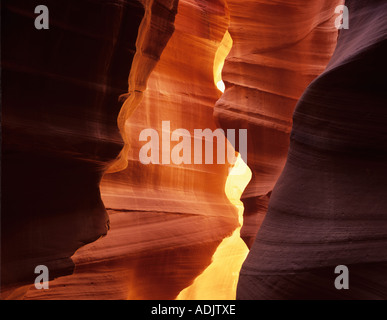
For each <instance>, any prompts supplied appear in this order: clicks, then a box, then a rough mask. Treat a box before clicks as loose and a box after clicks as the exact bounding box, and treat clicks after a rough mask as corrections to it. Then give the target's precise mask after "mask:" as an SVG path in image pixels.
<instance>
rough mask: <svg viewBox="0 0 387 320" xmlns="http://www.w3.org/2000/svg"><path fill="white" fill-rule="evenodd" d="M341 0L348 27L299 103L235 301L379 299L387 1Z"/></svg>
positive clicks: (385, 221)
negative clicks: (345, 281)
mask: <svg viewBox="0 0 387 320" xmlns="http://www.w3.org/2000/svg"><path fill="white" fill-rule="evenodd" d="M346 5H347V6H348V8H349V12H350V27H349V29H348V30H345V29H343V30H341V31H340V35H339V39H338V44H337V47H336V50H335V52H334V54H333V56H332V59H331V60H330V62H329V64H328V66H327V68H326V70H325V71H324V72H323V73H322V74H321V75H320V76H319V77H318V78H317V79H316V80H314V81H313V82H312V83H311V84H310V85H309V86H308V88H307V89H306V91H305V92H304V94H303V95H302V97H301V99H300V101H299V102H298V104H297V107H296V110H295V113H294V125H293V129H292V133H291V143H290V148H289V153H288V157H287V162H286V165H285V168H284V171H283V172H282V174H281V177H280V178H279V180H278V182H277V183H276V186H275V188H274V190H273V193H272V196H271V199H270V204H269V209H268V212H267V215H266V217H265V220H264V222H263V224H262V226H261V228H260V230H259V232H258V235H257V238H256V240H255V242H254V245H253V246H252V248H251V251H250V254H249V256H248V258H247V260H246V261H245V263H244V265H243V267H242V271H241V276H240V280H239V284H238V298H240V299H386V297H387V278H386V273H385V268H386V266H387V250H386V247H387V216H386V207H387V202H386V201H387V200H386V197H385V195H386V192H387V189H386V183H385V176H386V173H387V165H386V164H387V161H386V160H387V149H386V146H387V143H386V142H387V135H386V124H387V122H386V121H387V113H386V105H387V94H386V88H387V82H386V77H385V74H386V62H385V57H386V54H387V41H386V39H387V23H386V21H387V20H386V13H387V6H386V3H385V2H384V1H372V2H370V1H360V0H350V1H347V2H346ZM338 265H345V266H347V267H348V270H349V289H347V290H337V289H336V287H335V285H334V283H335V279H336V277H337V276H338V274H335V268H336V266H338Z"/></svg>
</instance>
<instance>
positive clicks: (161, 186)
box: [1, 0, 387, 299]
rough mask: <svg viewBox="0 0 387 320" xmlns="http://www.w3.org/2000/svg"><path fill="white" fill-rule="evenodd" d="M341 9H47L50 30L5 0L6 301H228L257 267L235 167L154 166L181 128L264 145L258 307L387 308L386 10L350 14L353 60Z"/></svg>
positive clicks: (249, 286)
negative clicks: (46, 273) (44, 270)
mask: <svg viewBox="0 0 387 320" xmlns="http://www.w3.org/2000/svg"><path fill="white" fill-rule="evenodd" d="M341 2H342V1H341V0H322V1H309V2H308V1H300V0H291V1H289V0H287V1H285V0H283V1H275V3H274V2H273V1H265V0H248V1H243V2H241V1H238V0H211V1H209V0H180V1H178V0H138V1H132V0H130V1H105V0H101V1H94V0H87V1H86V0H77V1H72V0H68V1H61V2H58V1H54V0H48V1H46V3H45V4H46V5H47V6H48V7H49V8H50V30H43V31H37V30H35V29H34V28H33V25H34V18H35V15H34V14H33V12H34V8H35V7H36V6H37V5H38V4H40V3H38V2H36V1H34V0H28V1H27V0H5V1H3V2H2V5H3V7H2V19H1V21H2V23H3V25H2V58H1V59H2V61H1V63H2V68H3V69H2V91H3V93H2V98H3V101H2V105H3V107H2V138H3V139H2V178H1V179H2V199H1V211H2V212H1V244H2V248H1V272H2V274H1V290H2V292H1V293H2V298H10V299H15V298H19V299H20V298H23V299H175V298H176V297H180V298H184V297H195V298H198V299H200V298H201V297H202V296H205V297H211V294H209V292H208V291H211V290H214V288H215V286H212V284H211V283H201V282H200V281H203V279H206V280H205V281H211V280H212V279H211V275H212V274H214V273H213V272H216V271H217V270H219V269H221V270H222V272H223V271H225V270H226V271H227V267H228V266H225V267H224V268H219V266H221V260H219V259H218V260H217V261H216V263H213V264H212V267H213V268H211V267H209V265H210V264H211V259H212V258H213V257H218V258H219V257H221V258H222V257H223V258H224V260H225V261H228V260H227V258H228V259H229V258H230V256H232V255H233V254H235V257H239V258H240V257H245V256H246V250H247V249H246V246H245V245H244V244H243V242H242V241H241V240H240V238H239V223H238V216H237V210H236V207H234V206H233V205H232V204H231V203H230V202H229V200H228V199H227V197H226V194H225V185H226V179H227V176H228V174H229V169H230V167H229V165H226V164H202V165H198V164H179V165H177V164H174V163H171V164H166V165H165V164H164V165H162V164H148V165H145V164H143V163H141V161H140V156H139V153H140V149H141V148H142V147H143V146H144V144H145V143H146V142H144V141H140V139H139V136H140V133H141V132H142V130H144V129H155V130H157V132H158V134H159V137H160V140H161V137H162V135H163V134H165V133H167V134H169V132H168V130H164V132H163V130H162V121H169V123H170V126H171V127H170V131H173V130H175V129H179V128H183V129H186V130H188V132H189V134H190V135H191V137H193V133H194V129H206V128H209V129H211V130H214V129H216V128H217V126H220V127H222V128H223V129H236V130H238V129H247V130H248V146H247V150H248V154H247V164H248V165H249V167H250V169H251V171H252V175H253V178H252V180H251V182H250V183H249V185H248V187H247V188H246V190H245V192H244V193H243V196H242V200H243V203H244V206H245V213H244V225H243V228H242V231H241V237H242V238H243V240H244V241H245V243H246V244H247V245H248V246H250V247H251V253H250V254H249V256H248V258H247V260H246V261H245V263H244V265H243V268H242V271H241V276H240V280H239V285H238V298H239V299H283V298H285V299H297V298H303V299H305V298H335V299H341V298H386V297H387V290H386V287H387V285H386V278H385V276H384V273H383V270H385V267H386V261H387V259H386V250H385V247H386V239H387V237H386V230H387V225H386V223H385V220H386V219H385V212H384V211H385V208H386V207H387V203H386V201H385V196H384V195H385V194H386V186H385V183H384V177H385V174H386V170H387V169H386V160H387V159H386V154H387V152H386V151H387V150H386V148H385V146H386V140H387V138H386V134H385V132H386V130H385V127H386V123H385V122H386V117H385V106H386V101H387V97H386V90H385V89H386V87H387V85H386V81H385V73H386V70H385V69H386V68H385V66H386V63H385V61H384V60H385V56H386V41H385V40H386V34H387V30H386V23H385V21H386V16H385V14H386V12H387V7H386V5H385V4H384V3H383V1H374V2H372V4H370V3H367V2H366V1H360V0H350V1H348V3H347V4H348V6H349V7H350V29H349V30H341V31H340V37H339V42H338V43H337V37H338V31H337V29H336V28H335V20H336V18H337V14H335V8H336V6H337V5H339V4H341ZM86 13H87V14H86ZM4 26H6V28H5V27H4ZM4 29H5V30H6V31H4ZM46 31H47V32H46ZM227 31H228V32H229V34H230V37H228V33H227ZM231 42H232V50H231V52H230V54H229V55H228V57H227V59H226V61H225V64H224V69H223V81H224V82H225V84H226V90H225V92H224V94H223V95H222V94H221V92H220V91H219V90H218V89H217V88H216V85H215V84H216V82H217V81H218V80H219V79H220V77H219V74H218V73H219V70H220V68H221V65H222V60H223V59H224V58H225V55H226V52H227V47H228V46H231ZM336 44H337V47H336ZM335 47H336V49H335ZM332 54H333V56H332ZM328 62H329V64H328ZM300 97H301V98H300ZM293 123H294V124H293ZM190 141H191V145H193V141H194V139H193V138H191V140H190ZM289 142H290V145H289ZM175 144H177V142H172V143H171V147H173V146H174V145H175ZM216 147H217V145H216V144H215V145H214V147H213V151H214V152H215V151H216ZM238 148H239V146H238V145H237V146H236V149H238ZM160 149H162V145H160ZM163 155H164V154H163V153H162V151H161V150H160V153H159V156H160V160H161V159H162V156H163ZM193 157H194V155H193V154H192V157H191V159H193ZM285 164H286V165H285ZM281 172H282V174H281ZM245 176H248V175H247V174H246V175H245ZM240 185H241V186H242V185H243V183H241V184H240ZM243 187H244V185H243ZM243 187H241V189H240V190H239V191H240V193H241V192H242V190H243ZM228 191H230V190H228ZM232 191H233V190H231V192H230V194H231V195H232V194H235V193H236V192H232ZM234 191H235V190H234ZM240 193H239V194H240ZM233 200H234V201H235V203H236V204H238V201H237V199H233ZM266 212H267V215H266ZM265 215H266V217H265ZM262 221H264V222H262ZM261 225H262V226H261ZM258 230H259V233H258V235H257V237H256V234H257V231H258ZM231 234H232V237H230V238H229V239H231V238H232V240H235V241H234V243H235V244H238V246H237V247H236V246H234V247H233V248H234V249H233V250H234V251H233V252H231V251H232V250H231V249H230V256H229V257H227V253H226V252H225V251H227V250H228V249H227V248H228V247H227V246H226V245H224V241H223V240H224V239H226V238H227V237H228V236H230V235H231ZM226 242H227V241H226ZM220 243H222V244H223V245H221V246H220V247H222V250H221V252H218V251H216V250H217V249H218V246H219V244H220ZM231 247H232V246H231ZM215 252H217V254H215V255H214V253H215ZM214 259H215V258H214ZM242 259H243V258H242ZM242 259H241V260H240V261H242ZM234 262H235V261H234ZM40 264H43V265H47V266H48V267H49V270H50V276H51V280H52V279H54V278H55V280H52V281H50V289H49V290H35V288H34V286H31V284H32V283H33V282H34V278H35V276H36V275H35V274H34V268H35V266H37V265H40ZM229 264H230V265H231V263H229ZM342 264H343V265H347V266H348V267H349V271H350V279H351V280H350V281H351V282H350V290H346V291H345V292H343V290H340V291H339V290H336V289H335V287H334V285H333V283H334V280H335V277H336V276H337V275H336V274H334V267H335V266H337V265H342ZM239 265H240V263H239V264H238V268H239ZM219 273H220V272H217V277H216V278H217V279H218V280H219V279H220V280H221V276H220V275H219ZM199 275H200V276H199ZM228 276H229V275H228ZM233 277H234V275H233ZM214 278H215V277H214ZM225 278H226V277H225ZM228 278H229V279H232V277H228ZM227 287H229V288H232V287H234V289H233V290H234V293H235V286H234V283H232V284H231V285H228V286H227ZM203 288H204V289H203ZM200 290H206V295H201V292H200ZM234 296H235V295H234ZM222 297H229V295H228V294H227V292H226V293H225V292H222ZM214 298H216V297H215V296H214Z"/></svg>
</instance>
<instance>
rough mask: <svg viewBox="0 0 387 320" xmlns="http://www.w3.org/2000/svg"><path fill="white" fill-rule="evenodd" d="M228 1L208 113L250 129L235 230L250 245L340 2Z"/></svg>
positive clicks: (332, 36) (323, 60)
mask: <svg viewBox="0 0 387 320" xmlns="http://www.w3.org/2000/svg"><path fill="white" fill-rule="evenodd" d="M227 3H228V7H229V10H230V27H229V32H230V35H231V37H232V39H233V47H232V50H231V52H230V54H229V55H228V57H227V59H226V62H225V65H224V68H223V81H224V82H225V84H226V91H225V93H224V94H223V96H222V97H221V98H220V100H219V101H218V102H217V104H216V106H215V113H214V116H215V118H216V119H217V121H218V122H219V123H220V125H221V126H222V127H223V128H245V129H248V148H247V150H248V159H247V164H248V166H249V167H250V169H251V170H252V172H253V177H252V180H251V181H250V183H249V185H248V186H247V188H246V190H245V192H244V193H243V195H242V201H243V204H244V206H245V212H244V225H243V228H242V231H241V232H242V238H243V239H244V240H245V242H246V244H247V245H248V246H251V244H252V243H253V241H254V238H255V235H256V232H257V231H258V229H259V226H260V224H261V222H262V220H263V218H264V215H265V213H266V210H267V204H268V201H269V198H270V194H271V191H272V190H273V187H274V184H275V183H276V181H277V179H278V177H279V175H280V173H281V171H282V169H283V166H284V164H285V161H286V154H287V150H288V146H289V134H290V130H291V127H292V114H293V111H294V107H295V105H296V103H297V100H298V99H299V97H300V96H301V94H302V92H303V91H304V90H305V88H306V87H307V85H308V84H309V83H310V82H311V81H312V80H313V79H314V78H315V77H316V76H317V75H319V74H320V73H321V72H322V71H323V70H324V68H325V66H326V65H327V63H328V61H329V59H330V57H331V54H332V52H333V50H334V47H335V45H336V38H337V29H336V28H335V26H334V20H335V18H336V17H337V16H335V13H334V10H335V7H336V5H338V4H339V3H340V1H338V0H327V1H308V2H305V1H301V0H296V1H295V0H292V1H287V0H286V1H285V0H284V1H275V2H273V1H266V0H258V1H243V3H241V2H240V1H236V0H235V1H233V0H229V1H227Z"/></svg>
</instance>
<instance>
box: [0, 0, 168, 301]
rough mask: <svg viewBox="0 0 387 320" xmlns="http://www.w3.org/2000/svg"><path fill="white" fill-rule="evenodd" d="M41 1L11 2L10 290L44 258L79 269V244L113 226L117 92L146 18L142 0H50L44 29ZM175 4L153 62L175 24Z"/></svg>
mask: <svg viewBox="0 0 387 320" xmlns="http://www.w3.org/2000/svg"><path fill="white" fill-rule="evenodd" d="M156 3H157V2H155V4H154V5H155V6H156ZM38 4H40V3H39V2H38V1H30V0H28V1H23V0H12V1H3V2H2V45H3V47H2V62H1V64H2V79H4V80H3V81H2V92H3V94H2V106H3V107H2V137H3V139H2V186H1V189H2V197H1V245H2V248H1V249H2V250H1V281H2V282H1V284H2V285H1V289H2V292H3V294H4V295H3V296H7V294H8V293H7V292H9V290H12V288H13V287H15V286H20V285H22V284H25V283H33V281H34V278H35V276H36V275H35V274H34V269H35V266H37V265H39V264H44V265H47V266H48V267H49V269H50V271H51V272H50V275H51V276H52V277H56V276H59V275H63V274H68V273H71V272H72V270H73V267H74V265H73V262H72V260H71V259H70V256H71V255H73V253H74V252H75V250H77V249H78V248H79V247H81V246H83V245H84V244H86V243H89V242H91V241H95V240H96V239H98V238H99V237H101V236H102V235H104V234H106V232H107V229H108V216H107V214H106V211H105V208H104V205H103V203H102V201H101V197H100V191H99V182H100V179H101V177H102V174H103V172H104V171H105V170H106V168H107V166H108V165H110V162H111V161H112V160H114V159H115V157H116V156H117V155H118V153H119V152H120V150H121V149H122V146H123V143H122V140H121V138H120V135H119V132H118V128H117V116H118V113H119V111H120V109H121V105H122V103H120V102H119V99H118V98H119V96H120V95H121V94H123V93H125V92H127V90H128V89H127V86H128V75H129V71H130V69H131V66H132V59H133V56H134V53H135V51H136V39H137V33H138V29H139V26H140V23H141V21H142V19H143V16H144V7H143V5H142V4H141V3H139V2H136V1H130V2H122V1H119V2H117V3H115V2H114V1H113V2H112V1H96V2H90V1H78V0H77V1H59V2H58V1H46V3H45V4H46V5H47V7H48V8H49V9H50V29H49V30H39V31H38V30H36V29H35V28H34V19H35V15H34V9H35V7H36V6H37V5H38ZM168 4H169V6H168V8H169V9H168V10H164V11H162V12H163V13H165V11H167V13H168V14H164V16H159V18H157V19H158V20H160V21H162V22H163V23H159V25H161V24H162V25H163V28H162V30H161V29H159V30H158V32H155V31H153V35H154V36H155V39H152V43H153V46H156V47H157V48H158V50H153V52H152V54H149V53H148V51H149V50H150V49H149V50H148V51H146V50H145V52H147V56H148V61H152V60H154V61H157V60H158V58H159V55H160V53H161V51H162V48H164V47H165V44H166V42H167V40H168V38H169V37H170V35H171V33H172V31H173V19H174V14H175V12H176V8H175V7H173V6H171V5H170V4H171V3H170V2H169V3H168ZM175 4H176V3H175ZM85 13H87V14H85ZM3 26H6V28H3ZM4 30H5V31H4ZM3 31H4V35H3ZM161 31H162V32H161ZM158 33H162V34H163V36H162V37H157V34H158ZM148 70H149V72H148V76H149V73H150V70H151V69H150V68H149V66H148ZM143 76H145V74H144V73H143ZM8 288H10V289H9V290H8Z"/></svg>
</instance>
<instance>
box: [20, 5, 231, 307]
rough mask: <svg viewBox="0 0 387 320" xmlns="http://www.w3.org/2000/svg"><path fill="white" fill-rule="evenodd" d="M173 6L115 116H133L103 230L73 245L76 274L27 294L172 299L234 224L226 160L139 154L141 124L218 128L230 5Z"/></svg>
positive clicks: (108, 180) (105, 187) (108, 189)
mask: <svg viewBox="0 0 387 320" xmlns="http://www.w3.org/2000/svg"><path fill="white" fill-rule="evenodd" d="M177 9H178V10H177V12H178V13H177V15H176V20H175V23H174V27H175V31H174V33H173V35H172V37H171V39H170V40H169V42H168V44H167V46H166V48H165V49H164V51H163V53H162V55H161V58H160V60H159V61H158V63H157V65H156V67H155V68H154V70H153V72H152V73H151V75H150V77H149V78H148V79H147V81H143V80H142V79H141V77H142V71H141V70H143V67H142V64H143V63H145V66H147V62H146V57H147V55H146V54H145V53H144V55H145V58H144V59H145V60H144V61H142V62H141V61H140V62H139V65H138V67H136V68H137V69H133V68H132V70H131V75H130V77H129V93H128V95H127V100H126V101H125V103H124V105H123V110H124V111H121V114H120V117H119V121H123V120H124V118H122V117H127V120H126V122H125V128H124V129H122V127H121V133H123V134H125V137H124V141H125V148H124V149H123V151H122V152H121V158H120V159H119V160H118V162H117V163H114V164H113V165H112V166H111V167H110V169H109V172H110V173H107V174H105V176H104V177H103V179H102V182H101V193H102V199H103V202H104V204H105V206H106V208H107V210H108V213H109V218H110V230H109V232H108V234H107V236H106V237H104V238H103V239H100V240H97V241H96V242H94V243H92V244H90V245H87V246H85V247H83V248H81V249H79V250H78V251H77V252H76V254H75V255H74V256H73V257H72V259H73V261H74V263H75V271H74V273H73V275H71V276H67V277H62V278H59V279H57V280H55V281H52V282H51V283H50V290H47V292H37V291H36V290H34V289H33V288H32V289H31V290H30V291H29V292H27V294H26V296H25V298H26V299H57V298H60V299H73V298H76V299H77V298H80V299H85V298H86V299H94V298H98V299H174V298H175V297H176V296H177V295H178V294H179V292H180V291H181V290H183V289H184V288H186V287H188V286H189V285H190V284H191V283H192V282H193V281H194V279H195V278H196V277H197V276H198V275H199V274H200V273H201V272H202V271H203V270H204V269H205V268H206V267H207V266H208V265H209V264H210V262H211V258H212V255H213V254H214V252H215V250H216V248H217V246H218V245H219V243H221V241H222V240H223V239H224V238H225V237H227V236H228V235H231V233H232V232H233V231H234V230H235V229H236V228H237V226H238V216H237V210H236V208H235V207H234V206H233V205H232V204H231V203H230V202H229V200H228V199H227V197H226V195H225V183H226V178H227V175H228V170H229V165H217V164H203V165H197V164H182V165H176V164H173V163H171V164H170V165H161V164H149V165H144V164H142V163H141V162H140V159H139V151H140V149H141V147H142V146H143V145H144V144H145V143H146V142H143V141H139V135H140V132H141V131H142V130H144V129H148V128H153V129H156V130H157V131H158V133H159V136H160V142H161V137H162V134H163V132H162V121H170V126H171V128H170V129H171V131H173V130H175V129H178V128H184V129H187V130H189V132H190V134H191V135H192V137H193V131H194V129H205V128H210V129H212V130H214V129H216V125H215V123H214V120H213V106H214V105H215V102H216V100H217V99H218V98H219V96H220V94H221V92H220V91H219V90H218V89H217V88H216V85H215V83H214V81H215V80H214V69H216V68H214V60H215V56H216V53H217V51H218V48H219V47H220V46H221V43H222V39H223V37H224V34H225V33H226V30H227V27H228V22H229V18H228V12H227V8H226V6H225V2H224V1H211V3H210V2H207V1H202V2H198V1H194V0H189V1H180V2H179V6H178V8H177ZM157 12H160V10H158V11H157ZM139 38H141V34H140V35H139ZM137 45H139V40H138V39H137ZM143 52H144V50H143ZM135 61H136V59H135ZM134 63H135V62H134ZM132 72H135V74H134V75H132ZM133 79H134V80H133ZM136 79H137V80H136ZM131 81H134V82H133V84H132V82H131ZM137 82H139V84H138V86H137ZM145 85H146V90H144V91H143V93H141V92H138V91H141V89H144V88H145ZM139 88H140V89H139ZM133 95H135V96H136V97H135V98H133V97H132V96H133ZM133 103H138V104H137V106H136V107H135V110H132V109H131V108H132V106H133ZM125 108H127V109H128V110H129V111H128V113H127V114H126V115H125V112H126V111H125ZM129 115H130V116H129ZM164 133H166V132H164ZM167 133H169V132H167ZM191 141H192V146H193V138H192V139H191ZM174 144H176V143H175V142H172V143H171V148H173V146H174ZM215 147H216V146H214V152H215ZM161 148H162V145H161V144H160V149H161ZM193 156H194V155H193V154H192V157H193ZM122 157H124V158H125V160H126V161H124V160H123V159H122ZM161 159H162V156H161V152H160V161H161ZM125 162H126V163H125ZM125 166H126V168H125V169H123V168H124V167H125ZM114 171H116V172H114Z"/></svg>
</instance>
